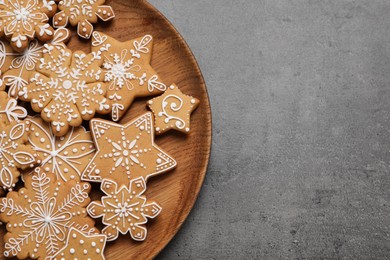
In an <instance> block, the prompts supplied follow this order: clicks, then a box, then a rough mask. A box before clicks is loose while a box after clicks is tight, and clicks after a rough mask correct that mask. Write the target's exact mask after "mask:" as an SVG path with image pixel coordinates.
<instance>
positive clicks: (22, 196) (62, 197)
mask: <svg viewBox="0 0 390 260" xmlns="http://www.w3.org/2000/svg"><path fill="white" fill-rule="evenodd" d="M90 189H91V186H90V185H89V184H88V183H77V182H76V181H70V182H67V183H64V182H61V181H59V180H55V178H54V175H48V174H46V173H45V171H43V170H41V169H40V168H36V170H35V173H34V174H32V175H27V176H25V188H21V189H20V190H19V191H18V192H15V191H13V192H9V193H8V194H7V197H6V198H2V199H0V220H1V221H2V222H3V223H6V228H7V231H8V233H7V234H6V235H5V236H4V240H5V247H4V256H6V257H12V256H17V257H18V258H19V259H24V258H27V257H31V258H34V259H35V258H38V259H51V258H52V257H53V256H54V255H55V254H56V253H57V252H58V251H59V250H60V249H61V248H63V247H64V246H65V244H66V241H67V234H68V232H69V230H70V229H71V228H72V227H74V228H76V229H77V230H80V231H82V232H86V233H88V234H93V233H95V232H96V229H95V228H94V221H93V220H92V219H91V218H90V217H88V215H87V212H86V207H87V205H88V204H89V202H90V199H89V195H88V194H89V192H90Z"/></svg>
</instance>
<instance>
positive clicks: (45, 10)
mask: <svg viewBox="0 0 390 260" xmlns="http://www.w3.org/2000/svg"><path fill="white" fill-rule="evenodd" d="M56 10H57V5H56V4H55V2H54V1H52V0H3V1H1V2H0V20H1V21H2V24H1V31H2V32H3V33H4V34H5V36H7V37H8V38H9V39H10V43H11V46H12V48H13V49H14V50H15V51H18V52H21V51H23V50H24V49H26V48H27V46H28V42H29V41H30V40H32V39H34V38H35V37H36V38H38V39H39V40H41V41H43V42H47V41H49V40H51V39H52V38H53V36H54V30H53V28H52V27H51V26H50V24H49V17H52V16H53V15H54V14H55V12H56Z"/></svg>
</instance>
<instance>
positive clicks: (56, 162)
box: [27, 117, 95, 182]
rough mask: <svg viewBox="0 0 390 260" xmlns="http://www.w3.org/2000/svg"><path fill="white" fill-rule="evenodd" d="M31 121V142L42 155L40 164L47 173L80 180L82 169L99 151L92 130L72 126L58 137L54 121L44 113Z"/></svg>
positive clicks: (62, 178) (63, 178)
mask: <svg viewBox="0 0 390 260" xmlns="http://www.w3.org/2000/svg"><path fill="white" fill-rule="evenodd" d="M27 120H28V121H29V122H30V125H29V131H30V133H31V134H30V137H29V139H28V143H29V144H30V145H31V147H32V149H33V150H34V152H35V153H37V154H38V155H39V157H40V158H41V161H42V162H41V163H40V166H41V168H42V170H43V171H45V172H46V173H47V174H53V173H54V174H55V176H56V179H61V180H63V181H64V182H67V181H70V180H75V181H80V180H81V179H80V178H81V173H82V172H83V171H84V169H85V168H86V167H87V165H88V163H89V161H90V160H91V158H92V157H93V155H94V154H95V146H94V144H93V141H92V136H91V134H90V132H88V131H86V130H85V128H84V127H82V126H80V127H71V128H70V130H69V132H67V133H66V134H65V135H64V136H62V137H56V136H55V135H54V133H53V130H52V128H51V126H50V123H47V122H44V121H43V120H42V119H41V118H40V117H34V118H29V119H27Z"/></svg>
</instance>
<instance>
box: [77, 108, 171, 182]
mask: <svg viewBox="0 0 390 260" xmlns="http://www.w3.org/2000/svg"><path fill="white" fill-rule="evenodd" d="M90 125H91V132H92V135H93V138H94V142H95V146H96V149H97V152H96V154H95V156H94V157H93V159H92V160H91V162H90V163H89V165H88V166H87V168H86V169H85V171H84V173H83V174H82V180H85V181H92V182H101V181H102V180H103V179H111V180H113V181H115V182H116V183H117V184H118V185H125V186H128V185H129V183H130V180H132V179H136V178H138V177H143V178H145V179H147V178H148V177H151V176H154V175H157V174H160V173H164V172H167V171H169V170H171V169H173V168H174V167H175V166H176V161H175V160H174V159H173V158H172V157H170V156H169V155H168V154H166V153H165V152H163V151H162V150H161V149H160V148H159V147H157V145H156V144H155V143H154V128H153V119H152V113H146V114H144V115H142V116H140V117H138V118H137V119H135V120H134V121H132V122H130V123H127V124H126V125H120V124H116V123H113V122H110V121H106V120H102V119H93V120H92V121H91V122H90Z"/></svg>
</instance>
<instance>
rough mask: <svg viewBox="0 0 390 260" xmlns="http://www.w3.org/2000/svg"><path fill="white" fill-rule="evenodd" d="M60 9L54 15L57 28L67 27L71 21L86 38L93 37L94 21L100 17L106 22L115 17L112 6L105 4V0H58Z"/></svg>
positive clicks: (80, 34) (78, 32) (81, 35)
mask: <svg viewBox="0 0 390 260" xmlns="http://www.w3.org/2000/svg"><path fill="white" fill-rule="evenodd" d="M57 1H59V3H58V9H59V10H61V11H60V12H59V13H57V14H55V15H54V17H53V25H54V27H55V28H59V27H65V26H67V25H68V23H70V24H71V25H72V26H76V25H77V34H78V35H79V36H80V37H82V38H85V39H89V38H91V34H92V32H93V25H92V23H97V21H98V18H100V19H101V20H102V21H104V22H106V21H108V20H111V19H113V18H114V17H115V14H114V11H113V10H112V8H111V6H108V5H103V4H104V3H105V0H57Z"/></svg>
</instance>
